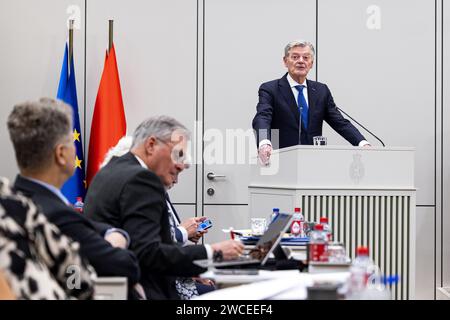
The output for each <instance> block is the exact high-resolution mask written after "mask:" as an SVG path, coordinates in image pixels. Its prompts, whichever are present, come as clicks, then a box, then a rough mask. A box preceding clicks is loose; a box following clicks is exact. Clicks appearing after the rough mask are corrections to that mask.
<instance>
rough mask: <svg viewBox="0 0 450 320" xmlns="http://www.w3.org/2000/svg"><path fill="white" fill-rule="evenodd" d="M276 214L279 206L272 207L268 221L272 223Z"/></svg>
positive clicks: (278, 211)
mask: <svg viewBox="0 0 450 320" xmlns="http://www.w3.org/2000/svg"><path fill="white" fill-rule="evenodd" d="M278 214H280V209H279V208H273V209H272V214H271V215H270V220H269V221H270V222H269V223H272V222H273V221H274V220H275V219H276V218H277V217H278Z"/></svg>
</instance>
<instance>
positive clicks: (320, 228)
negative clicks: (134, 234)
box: [314, 224, 323, 231]
mask: <svg viewBox="0 0 450 320" xmlns="http://www.w3.org/2000/svg"><path fill="white" fill-rule="evenodd" d="M314 230H320V231H322V230H323V225H321V224H316V225H315V226H314Z"/></svg>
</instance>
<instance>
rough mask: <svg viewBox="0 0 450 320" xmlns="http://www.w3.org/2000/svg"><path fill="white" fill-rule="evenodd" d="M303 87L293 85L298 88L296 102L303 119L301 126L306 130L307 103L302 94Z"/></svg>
mask: <svg viewBox="0 0 450 320" xmlns="http://www.w3.org/2000/svg"><path fill="white" fill-rule="evenodd" d="M303 88H305V86H304V85H298V86H295V89H297V90H298V99H297V104H298V108H299V111H300V114H301V118H302V121H303V126H304V127H305V129H306V130H308V104H307V103H306V99H305V96H304V95H303Z"/></svg>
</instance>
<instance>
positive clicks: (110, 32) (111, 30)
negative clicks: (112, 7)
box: [108, 20, 114, 54]
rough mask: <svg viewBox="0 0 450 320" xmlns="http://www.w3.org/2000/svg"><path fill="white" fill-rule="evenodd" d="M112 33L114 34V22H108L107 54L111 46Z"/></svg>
mask: <svg viewBox="0 0 450 320" xmlns="http://www.w3.org/2000/svg"><path fill="white" fill-rule="evenodd" d="M113 33H114V20H109V42H108V54H109V52H110V51H111V48H112V46H113Z"/></svg>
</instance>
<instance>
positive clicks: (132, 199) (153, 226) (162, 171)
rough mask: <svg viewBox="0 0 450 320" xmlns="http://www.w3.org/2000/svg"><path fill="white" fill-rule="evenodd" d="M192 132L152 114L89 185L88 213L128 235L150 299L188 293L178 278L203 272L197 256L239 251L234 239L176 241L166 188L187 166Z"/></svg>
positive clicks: (240, 247) (227, 256) (226, 256)
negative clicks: (199, 242) (124, 151)
mask: <svg viewBox="0 0 450 320" xmlns="http://www.w3.org/2000/svg"><path fill="white" fill-rule="evenodd" d="M189 138H190V133H189V131H188V130H187V129H186V127H185V126H183V125H182V124H181V123H179V122H178V121H177V120H175V119H173V118H170V117H166V116H160V117H153V118H149V119H147V120H145V121H143V122H142V123H141V124H140V125H139V126H138V127H137V128H136V130H135V132H134V134H133V144H132V146H131V150H130V152H128V153H127V154H125V155H123V156H122V157H119V158H117V157H116V158H113V159H112V160H111V161H110V162H109V163H108V164H107V165H106V166H105V167H104V168H102V169H101V170H100V171H99V172H98V173H97V175H96V176H95V177H94V179H93V180H92V183H91V185H90V186H89V190H88V194H87V196H86V202H85V212H86V214H87V215H88V216H89V217H92V218H93V219H96V220H98V221H101V222H107V223H110V224H112V225H113V226H116V227H119V228H123V229H125V230H126V231H127V232H128V233H129V234H130V237H131V249H132V250H133V251H134V252H135V253H136V255H137V257H138V259H139V262H140V266H141V270H142V276H141V284H142V285H143V287H144V290H145V293H146V295H147V297H148V298H149V299H180V298H182V297H186V296H189V294H187V293H186V292H185V290H186V288H185V287H183V286H181V285H180V283H179V280H178V279H177V278H179V277H192V276H196V275H198V274H200V273H202V272H204V271H206V270H205V269H204V268H201V267H198V266H196V265H195V264H194V263H193V261H194V260H197V259H207V258H209V259H213V258H216V259H225V260H227V259H233V258H236V257H237V256H239V255H240V254H242V252H243V249H244V247H243V245H242V243H240V242H238V241H234V240H228V241H224V242H219V243H214V244H211V245H193V246H182V245H180V244H178V243H176V240H175V225H176V224H175V221H174V219H173V216H172V215H171V214H170V213H169V210H170V209H169V208H168V205H167V201H166V200H167V193H166V188H170V187H171V186H173V185H174V184H175V183H177V181H178V175H179V173H180V172H182V171H183V170H184V169H185V168H186V167H187V164H186V163H185V160H186V156H187V153H186V149H187V142H188V139H189Z"/></svg>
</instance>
